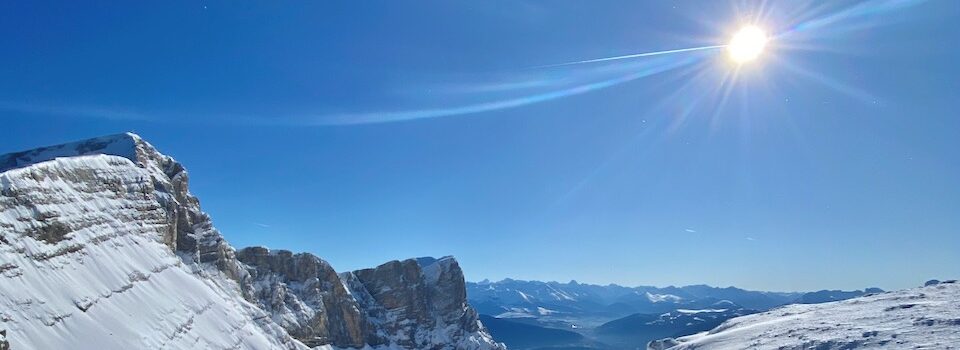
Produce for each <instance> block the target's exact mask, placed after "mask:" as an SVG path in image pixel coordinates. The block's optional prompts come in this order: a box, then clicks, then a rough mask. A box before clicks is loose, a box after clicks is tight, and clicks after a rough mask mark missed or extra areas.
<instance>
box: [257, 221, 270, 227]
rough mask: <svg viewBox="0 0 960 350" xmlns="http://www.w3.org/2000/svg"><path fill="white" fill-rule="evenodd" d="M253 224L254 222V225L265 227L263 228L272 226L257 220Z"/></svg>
mask: <svg viewBox="0 0 960 350" xmlns="http://www.w3.org/2000/svg"><path fill="white" fill-rule="evenodd" d="M253 224H254V225H257V226H260V227H263V228H270V225H267V224H261V223H259V222H255V223H253Z"/></svg>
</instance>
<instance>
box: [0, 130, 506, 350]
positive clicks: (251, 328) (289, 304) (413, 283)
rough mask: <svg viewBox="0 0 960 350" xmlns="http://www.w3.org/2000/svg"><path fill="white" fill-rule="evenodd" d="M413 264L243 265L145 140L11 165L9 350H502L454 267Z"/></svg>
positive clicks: (2, 307)
mask: <svg viewBox="0 0 960 350" xmlns="http://www.w3.org/2000/svg"><path fill="white" fill-rule="evenodd" d="M394 264H399V265H400V266H406V267H403V268H399V269H385V268H384V266H393V265H394ZM413 264H414V265H415V266H409V265H410V263H408V262H403V263H401V262H391V263H388V264H385V265H384V266H381V267H378V268H377V269H371V270H369V271H371V272H364V271H368V270H362V271H357V272H354V273H346V274H342V275H338V274H337V273H336V272H335V271H334V269H333V268H332V267H331V266H330V265H329V264H327V263H326V262H325V261H323V260H321V259H319V258H317V257H315V256H313V255H310V254H293V253H290V252H286V251H275V252H271V251H269V250H267V249H265V248H247V249H243V250H241V251H239V252H237V251H235V250H234V249H233V248H232V247H231V246H230V245H229V244H228V243H227V242H226V241H225V240H224V238H223V236H222V235H221V234H220V232H218V231H217V230H216V229H215V228H214V226H213V224H212V221H211V219H210V217H209V216H208V215H207V214H206V213H204V212H203V211H202V210H201V209H200V204H199V201H198V200H197V198H196V197H194V196H193V195H191V194H190V192H189V189H188V175H187V172H186V170H185V169H184V167H183V166H182V165H180V163H177V162H176V161H175V160H174V159H173V158H171V157H168V156H165V155H163V154H161V153H159V152H158V151H157V150H156V149H155V148H154V147H153V146H151V145H150V144H149V143H147V142H145V141H143V140H142V139H141V138H140V137H138V136H137V135H134V134H120V135H114V136H107V137H101V138H96V139H91V140H87V141H82V142H76V143H71V144H65V145H59V146H53V147H45V148H40V149H36V150H32V151H26V152H18V153H12V154H8V155H3V156H0V330H2V331H3V332H5V336H0V349H4V348H3V346H7V344H6V343H5V342H9V343H10V345H11V346H12V348H14V349H59V348H72V349H85V348H97V349H130V348H138V349H161V348H162V349H196V348H211V349H213V348H216V349H225V348H231V349H308V348H309V347H314V346H322V347H323V348H330V347H353V348H359V347H365V346H380V345H382V346H385V347H394V348H408V349H415V348H416V349H421V348H423V349H499V348H502V345H499V344H497V343H495V342H493V340H492V339H490V337H489V335H488V334H486V333H485V331H484V330H483V328H482V326H481V325H480V324H479V321H477V319H476V314H475V312H473V310H472V309H471V308H470V307H469V306H467V305H466V303H465V298H464V296H463V295H462V294H463V293H462V292H463V289H464V286H463V276H462V273H461V271H460V269H459V267H458V266H457V265H456V262H455V261H454V260H453V259H451V258H447V259H441V260H440V261H438V262H436V264H430V265H425V266H420V265H419V264H416V262H414V263H413ZM433 265H437V266H433ZM391 273H403V274H404V275H403V276H402V277H401V276H391V275H390V274H391ZM417 276H419V277H417ZM415 277H416V278H415ZM382 286H390V287H391V288H396V293H393V292H391V291H388V290H386V289H383V288H380V287H382ZM411 322H414V323H411ZM415 322H422V323H415Z"/></svg>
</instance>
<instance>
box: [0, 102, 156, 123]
mask: <svg viewBox="0 0 960 350" xmlns="http://www.w3.org/2000/svg"><path fill="white" fill-rule="evenodd" d="M0 110H3V111H9V112H17V113H25V114H40V115H55V116H63V117H78V118H99V119H109V120H153V119H152V118H151V117H150V116H148V115H146V114H142V113H138V112H135V111H131V110H127V109H122V108H113V107H105V106H90V105H61V104H55V103H48V102H36V103H26V102H12V101H0Z"/></svg>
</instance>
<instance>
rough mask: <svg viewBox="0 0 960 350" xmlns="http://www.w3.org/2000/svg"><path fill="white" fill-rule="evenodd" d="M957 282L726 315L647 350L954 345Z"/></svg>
mask: <svg viewBox="0 0 960 350" xmlns="http://www.w3.org/2000/svg"><path fill="white" fill-rule="evenodd" d="M958 346H960V284H958V283H956V282H954V281H950V282H944V283H939V284H931V285H928V286H925V287H921V288H915V289H908V290H902V291H895V292H886V293H879V294H872V295H867V296H862V297H858V298H853V299H849V300H844V301H838V302H831V303H823V304H795V305H788V306H784V307H781V308H777V309H774V310H770V311H768V312H764V313H759V314H753V315H749V316H743V317H737V318H734V319H730V320H728V321H726V322H724V323H723V324H721V325H720V326H718V327H717V328H714V329H713V330H710V331H708V332H702V333H698V334H695V335H690V336H686V337H681V338H677V339H670V338H668V339H663V340H658V341H655V342H651V343H650V344H649V346H648V348H649V349H652V350H663V349H670V350H693V349H711V350H727V349H730V350H733V349H737V350H739V349H758V350H763V349H791V350H792V349H795V350H800V349H822V350H839V349H876V348H883V349H956V348H957V347H958Z"/></svg>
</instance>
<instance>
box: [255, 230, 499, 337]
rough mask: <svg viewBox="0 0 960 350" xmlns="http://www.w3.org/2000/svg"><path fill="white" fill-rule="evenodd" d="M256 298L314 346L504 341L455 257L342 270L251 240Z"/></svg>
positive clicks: (320, 260)
mask: <svg viewBox="0 0 960 350" xmlns="http://www.w3.org/2000/svg"><path fill="white" fill-rule="evenodd" d="M237 257H238V258H239V260H240V261H241V262H242V263H243V264H245V265H246V266H247V267H248V271H249V274H248V276H249V277H248V278H246V279H244V281H243V283H242V285H243V286H244V289H245V291H247V295H249V297H250V298H251V301H253V302H255V303H256V304H257V305H259V306H260V308H261V309H264V310H266V311H267V312H269V313H271V314H272V315H273V319H274V321H275V322H277V323H278V324H280V325H281V326H283V327H284V328H286V329H287V330H288V331H289V332H290V334H291V335H292V336H294V337H295V338H297V339H300V340H301V341H303V342H304V343H305V344H307V345H308V346H317V345H325V344H331V345H334V346H337V347H361V346H364V345H370V346H395V347H402V348H408V349H438V350H439V349H487V348H491V347H493V348H500V347H501V346H500V345H498V344H496V343H495V342H494V341H493V339H492V338H491V337H490V336H489V334H487V332H486V331H485V330H484V329H483V327H482V325H481V324H480V321H479V317H478V315H477V313H476V311H474V310H473V309H472V308H471V307H469V305H468V304H467V300H466V287H465V283H464V280H463V271H461V270H460V266H459V265H458V264H457V261H456V260H455V259H453V258H452V257H444V258H441V259H439V260H436V259H432V258H420V259H409V260H404V261H391V262H388V263H386V264H383V265H380V266H378V267H376V268H373V269H365V270H359V271H353V272H348V273H343V274H339V275H338V274H337V273H336V272H334V270H333V268H332V267H330V265H329V264H327V262H325V261H323V260H322V259H320V258H318V257H316V256H314V255H312V254H308V253H300V254H293V253H291V252H289V251H285V250H278V251H270V250H269V249H267V248H262V247H251V248H245V249H242V250H240V251H238V252H237Z"/></svg>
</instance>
